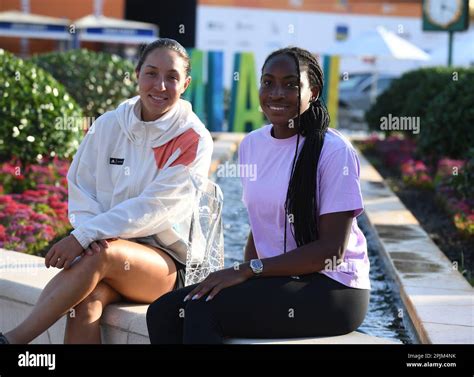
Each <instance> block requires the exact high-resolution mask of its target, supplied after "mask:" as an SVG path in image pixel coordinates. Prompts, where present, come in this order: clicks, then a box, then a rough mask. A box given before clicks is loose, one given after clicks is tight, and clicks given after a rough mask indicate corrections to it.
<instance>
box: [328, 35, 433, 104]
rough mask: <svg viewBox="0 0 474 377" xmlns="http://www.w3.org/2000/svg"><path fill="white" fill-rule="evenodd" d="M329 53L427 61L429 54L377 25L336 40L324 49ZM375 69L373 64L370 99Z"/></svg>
mask: <svg viewBox="0 0 474 377" xmlns="http://www.w3.org/2000/svg"><path fill="white" fill-rule="evenodd" d="M325 53H326V54H329V55H340V56H353V57H373V58H374V60H376V59H381V58H382V59H398V60H421V61H427V60H429V59H430V55H428V54H427V53H426V52H424V51H423V50H422V49H420V48H419V47H417V46H415V45H414V44H412V43H410V42H408V41H407V40H405V39H403V38H401V37H399V36H398V35H396V34H395V33H393V32H391V31H389V30H387V29H385V28H384V27H383V26H378V27H376V28H375V30H369V31H366V32H363V33H362V34H360V35H358V36H355V37H350V38H348V39H347V40H345V41H342V42H336V43H335V44H334V45H332V46H331V47H329V49H327V50H326V51H325ZM376 85H377V70H376V69H375V65H374V75H373V80H372V88H371V89H372V90H371V99H372V101H374V100H375V95H376V92H377V87H376Z"/></svg>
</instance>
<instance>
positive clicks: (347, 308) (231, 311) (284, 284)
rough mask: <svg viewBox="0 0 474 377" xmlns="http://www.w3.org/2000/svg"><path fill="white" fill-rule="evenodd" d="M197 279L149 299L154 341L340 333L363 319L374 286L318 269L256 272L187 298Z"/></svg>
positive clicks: (215, 341) (212, 341)
mask: <svg viewBox="0 0 474 377" xmlns="http://www.w3.org/2000/svg"><path fill="white" fill-rule="evenodd" d="M195 287H196V285H192V286H189V287H185V288H182V289H179V290H176V291H172V292H169V293H167V294H165V295H164V296H162V297H160V298H159V299H158V300H156V301H155V302H154V303H153V304H151V305H150V307H149V308H148V312H147V325H148V333H149V335H150V341H151V343H152V344H177V343H185V344H220V343H223V340H224V338H225V337H239V338H294V337H315V336H330V335H342V334H347V333H349V332H352V331H354V330H356V329H357V328H358V327H359V326H360V324H361V323H362V322H363V320H364V317H365V314H366V312H367V307H368V304H369V296H370V291H369V290H367V289H355V288H350V287H347V286H345V285H342V284H340V283H338V282H336V281H335V280H333V279H331V278H329V277H327V276H325V275H322V274H320V273H314V274H309V275H303V276H300V278H299V280H298V279H295V278H293V277H258V278H252V279H249V280H247V281H245V282H244V283H242V284H238V285H235V286H232V287H229V288H224V289H223V290H221V291H220V292H219V293H218V294H217V295H216V296H215V297H214V298H213V299H212V300H210V301H207V302H206V301H205V297H203V298H201V299H199V300H188V301H186V302H183V299H184V297H186V295H187V294H188V293H189V292H190V291H192V290H193V289H194V288H195Z"/></svg>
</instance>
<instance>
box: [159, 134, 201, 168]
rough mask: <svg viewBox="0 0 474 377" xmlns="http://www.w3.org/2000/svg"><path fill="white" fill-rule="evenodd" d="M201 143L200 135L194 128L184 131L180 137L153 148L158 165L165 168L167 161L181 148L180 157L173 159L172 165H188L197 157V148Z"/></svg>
mask: <svg viewBox="0 0 474 377" xmlns="http://www.w3.org/2000/svg"><path fill="white" fill-rule="evenodd" d="M198 145H199V135H198V134H197V133H196V131H194V130H193V129H192V128H190V129H189V130H187V131H186V132H184V133H182V134H181V135H179V136H178V137H175V138H174V139H172V140H170V141H169V142H168V143H166V144H165V145H162V146H161V147H157V148H153V152H154V154H155V161H156V166H157V167H158V169H163V167H164V166H165V165H166V162H167V161H168V160H169V158H170V157H171V156H172V155H173V153H174V152H176V150H177V149H178V148H179V149H180V150H181V153H180V155H179V156H178V158H177V159H176V160H175V161H173V163H172V164H171V165H170V167H171V166H176V165H184V166H188V165H189V164H191V163H192V162H193V161H194V160H195V159H196V154H197V149H198Z"/></svg>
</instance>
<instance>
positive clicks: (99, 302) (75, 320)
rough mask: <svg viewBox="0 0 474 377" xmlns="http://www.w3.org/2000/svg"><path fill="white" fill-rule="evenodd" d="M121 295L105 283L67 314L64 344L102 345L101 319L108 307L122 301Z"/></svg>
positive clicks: (102, 282) (98, 285)
mask: <svg viewBox="0 0 474 377" xmlns="http://www.w3.org/2000/svg"><path fill="white" fill-rule="evenodd" d="M120 299H121V296H120V294H119V293H118V292H117V291H116V290H115V289H113V288H112V287H111V286H110V285H108V284H107V283H104V281H101V282H100V283H99V284H97V287H95V289H94V290H93V291H92V293H91V294H90V295H89V296H87V297H86V298H85V299H84V300H82V302H80V303H79V304H78V305H76V306H75V307H74V308H73V309H71V311H70V312H69V313H68V314H67V321H66V330H65V332H64V344H100V343H102V341H101V335H100V318H101V317H102V313H103V312H104V309H105V307H106V306H107V305H109V304H112V303H114V302H117V301H120Z"/></svg>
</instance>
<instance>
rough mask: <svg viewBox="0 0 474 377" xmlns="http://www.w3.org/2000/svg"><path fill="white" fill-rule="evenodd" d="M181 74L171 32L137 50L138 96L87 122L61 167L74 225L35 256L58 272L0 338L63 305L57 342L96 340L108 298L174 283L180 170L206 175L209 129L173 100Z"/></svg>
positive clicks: (183, 226) (40, 324)
mask: <svg viewBox="0 0 474 377" xmlns="http://www.w3.org/2000/svg"><path fill="white" fill-rule="evenodd" d="M189 72H190V61H189V57H188V55H187V53H186V50H185V49H184V48H183V47H182V46H181V45H180V44H179V43H177V42H176V41H174V40H170V39H160V40H157V41H155V42H153V43H151V44H149V45H148V46H146V48H144V49H143V50H142V54H141V57H140V60H139V62H138V64H137V67H136V75H137V78H138V87H139V96H137V97H135V98H132V99H130V100H127V101H125V102H124V103H122V104H121V105H120V106H118V108H117V109H115V110H113V111H110V112H107V113H105V114H104V115H102V116H101V117H99V118H98V119H97V120H96V122H95V123H94V124H93V126H92V127H91V129H90V130H89V132H88V133H87V135H86V136H85V138H84V140H83V141H82V143H81V145H80V147H79V150H78V152H77V154H76V155H75V157H74V159H73V162H72V165H71V167H70V170H69V172H68V187H69V215H70V221H71V224H72V225H73V227H74V230H73V231H72V233H71V234H70V235H69V236H67V237H65V238H63V239H62V240H60V241H59V242H57V243H56V244H55V245H54V246H53V247H52V248H51V249H50V250H49V252H48V254H47V255H46V258H45V264H46V266H47V267H56V268H59V269H62V270H61V271H60V272H59V273H58V274H57V275H56V276H55V277H54V278H53V279H52V280H51V281H50V282H49V283H48V285H47V286H46V287H45V289H44V290H43V292H42V294H41V296H40V298H39V300H38V302H37V304H36V306H35V307H34V308H33V310H32V312H31V313H30V314H29V316H28V317H27V318H26V320H25V321H24V322H22V323H21V324H20V325H19V326H18V327H16V328H15V329H13V330H11V331H10V332H8V333H6V334H5V335H2V334H1V333H0V343H1V342H2V341H3V342H4V343H6V342H9V343H29V342H30V341H32V340H33V339H34V338H36V337H37V336H38V335H40V334H41V333H42V332H44V331H45V330H46V329H48V328H49V327H50V326H51V325H53V324H54V323H55V322H56V321H57V320H58V319H59V318H60V317H61V316H63V315H64V314H66V313H67V314H68V315H67V325H66V332H65V339H64V342H65V343H100V342H101V337H100V317H101V315H102V313H103V311H104V308H105V307H106V306H107V305H108V304H110V303H113V302H117V301H120V300H128V301H133V302H137V303H151V302H153V301H155V300H156V299H157V298H158V297H160V296H162V295H163V294H165V293H167V292H169V291H171V290H173V289H177V288H181V287H183V286H184V267H185V263H186V252H187V248H188V246H187V245H188V243H187V241H188V239H187V237H188V235H189V226H190V218H191V208H192V205H191V204H192V201H193V199H194V191H193V187H192V184H191V180H190V174H196V175H200V176H205V177H207V175H208V171H209V167H210V164H211V154H212V138H211V135H210V133H209V132H208V131H207V129H206V128H205V126H204V125H203V124H202V123H201V122H200V120H199V119H198V117H197V116H196V115H195V114H194V113H193V112H192V109H191V105H190V104H189V103H188V102H186V101H184V100H182V99H180V96H181V95H182V94H183V93H184V91H185V90H186V88H187V87H188V86H189V84H190V81H191V77H190V76H189Z"/></svg>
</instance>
